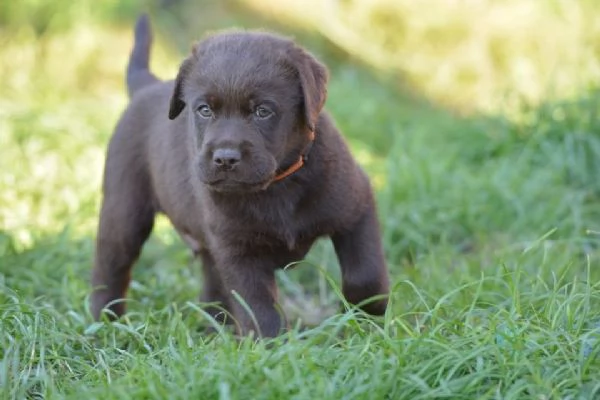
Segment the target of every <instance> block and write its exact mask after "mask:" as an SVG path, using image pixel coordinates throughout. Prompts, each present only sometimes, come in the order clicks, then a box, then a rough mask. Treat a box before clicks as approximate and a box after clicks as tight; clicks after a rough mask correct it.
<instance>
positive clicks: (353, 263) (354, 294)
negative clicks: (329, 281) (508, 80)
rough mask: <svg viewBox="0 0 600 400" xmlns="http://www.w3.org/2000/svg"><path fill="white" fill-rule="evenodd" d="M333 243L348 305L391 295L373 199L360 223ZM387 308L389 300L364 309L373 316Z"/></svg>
mask: <svg viewBox="0 0 600 400" xmlns="http://www.w3.org/2000/svg"><path fill="white" fill-rule="evenodd" d="M331 239H332V241H333V245H334V248H335V251H336V253H337V257H338V260H339V262H340V266H341V269H342V291H343V293H344V297H346V300H348V302H349V303H351V304H358V303H361V302H362V301H364V300H367V299H369V298H371V297H373V296H376V295H382V294H383V295H387V294H388V292H389V278H388V273H387V269H386V266H385V260H384V257H383V248H382V245H381V236H380V234H379V223H378V222H377V215H376V211H375V205H374V201H373V200H372V198H371V199H370V204H369V206H368V207H367V209H366V210H365V212H364V214H363V215H362V216H361V217H360V218H359V220H358V222H357V223H356V224H355V225H354V226H353V227H351V229H349V230H347V231H343V232H338V233H336V234H334V235H333V236H332V237H331ZM386 307H387V298H385V299H379V300H375V301H372V302H369V303H367V304H365V305H364V306H362V308H363V310H364V311H366V312H368V313H369V314H373V315H382V314H384V313H385V309H386Z"/></svg>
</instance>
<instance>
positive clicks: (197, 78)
mask: <svg viewBox="0 0 600 400" xmlns="http://www.w3.org/2000/svg"><path fill="white" fill-rule="evenodd" d="M149 49H150V30H149V24H148V21H147V19H146V17H142V18H140V20H139V21H138V24H137V27H136V44H135V46H134V50H133V52H132V55H131V59H130V64H129V68H128V87H129V91H130V95H131V96H132V98H131V102H130V104H129V106H128V108H127V110H126V111H125V113H124V114H123V116H122V117H121V119H120V121H119V123H118V125H117V127H116V130H115V133H114V135H113V137H112V140H111V142H110V145H109V148H108V154H107V160H106V167H105V174H104V184H103V193H104V197H103V202H102V209H101V213H100V222H99V228H98V237H97V249H96V258H95V265H94V269H93V276H92V284H93V286H94V288H95V289H94V292H93V294H92V299H91V308H92V313H93V315H94V317H96V318H99V316H100V314H101V311H102V309H103V308H105V307H107V308H109V309H110V310H111V311H112V312H113V313H114V314H116V315H117V316H119V315H121V314H123V313H124V311H125V306H124V304H123V302H118V301H116V300H119V299H122V298H124V296H125V295H126V290H127V287H128V284H129V279H130V278H129V276H130V271H131V268H132V266H133V264H134V262H135V260H136V259H137V257H138V255H139V253H140V250H141V248H142V245H143V244H144V242H145V241H146V239H147V238H148V236H149V235H150V232H151V231H152V226H153V221H154V217H155V215H156V213H158V212H162V213H164V214H166V215H167V217H168V218H169V219H170V220H171V222H172V224H173V225H174V227H175V228H176V229H177V231H178V232H179V233H180V234H181V235H182V237H183V238H184V239H185V240H186V242H187V243H188V245H190V247H191V248H192V249H193V250H194V252H195V254H197V255H198V256H199V257H200V259H201V261H202V267H203V272H204V290H203V295H202V300H203V301H207V302H219V303H221V305H222V306H223V307H224V308H225V309H226V310H228V311H229V312H231V314H232V315H233V316H234V317H235V320H236V321H237V323H238V325H237V326H238V331H239V333H241V334H247V333H249V332H250V331H255V332H257V333H258V334H259V335H262V336H274V335H277V334H278V333H279V332H280V331H281V329H282V328H283V325H284V324H283V322H282V318H281V316H280V315H279V313H278V312H277V307H276V294H277V288H276V286H275V277H274V272H275V270H276V269H278V268H281V267H283V266H285V265H287V264H289V263H291V262H294V261H298V260H301V259H302V258H303V257H304V256H305V255H306V253H307V252H308V250H309V249H310V247H311V246H312V244H313V243H314V241H315V240H316V239H317V238H319V237H321V236H330V237H331V239H332V240H333V244H334V247H335V250H336V253H337V255H338V259H339V262H340V265H341V269H342V288H343V293H344V295H345V297H346V298H347V300H348V301H349V302H351V303H354V304H357V303H360V302H363V301H365V300H366V299H368V298H370V297H372V296H375V295H386V294H387V293H388V276H387V270H386V267H385V262H384V258H383V251H382V246H381V240H380V235H379V226H378V222H377V216H376V209H375V203H374V199H373V194H372V190H371V187H370V184H369V181H368V178H367V176H366V174H365V173H364V172H363V171H362V170H361V169H360V167H359V166H358V165H357V164H356V162H355V161H354V159H353V158H352V156H351V155H350V152H349V150H348V148H347V146H346V144H345V142H344V140H343V139H342V137H341V135H340V134H339V132H338V131H337V129H336V128H335V126H334V124H333V122H332V120H331V118H330V117H329V116H328V115H327V114H326V113H325V112H324V111H322V107H323V104H324V103H325V98H326V81H327V71H326V69H325V67H323V66H322V65H321V64H320V63H319V62H317V61H316V60H315V59H314V58H313V57H312V56H311V55H310V54H308V53H307V52H306V51H304V50H303V49H301V48H300V47H298V46H296V45H295V44H294V43H293V42H291V41H290V40H288V39H284V38H280V37H277V36H274V35H271V34H267V33H257V32H229V33H221V34H217V35H214V36H211V37H208V38H207V39H205V40H204V41H202V42H201V43H199V44H198V45H196V46H195V47H194V48H193V51H192V54H191V55H190V56H189V57H188V58H187V59H186V60H185V61H184V62H183V64H182V66H181V68H180V71H179V73H178V75H177V78H176V80H175V81H174V82H161V81H159V80H158V79H156V78H155V77H154V75H152V74H151V72H150V71H149V69H148V52H149ZM260 107H263V109H262V110H258V108H260ZM265 110H266V111H265ZM265 115H267V116H266V117H265ZM313 130H314V132H315V140H314V142H312V147H311V141H310V139H309V138H310V135H309V134H310V131H313ZM306 153H308V154H306ZM301 155H307V156H308V159H307V160H306V163H305V165H304V166H303V167H302V168H301V169H299V170H298V171H296V172H294V173H293V174H291V175H290V176H288V177H286V178H285V179H283V180H281V181H276V182H273V177H275V176H276V175H277V174H279V173H281V172H282V171H285V170H286V168H288V167H289V166H290V165H292V164H293V163H295V162H296V161H297V160H298V157H300V156H301ZM232 291H236V292H237V294H239V295H240V296H241V297H242V298H243V299H244V301H245V302H246V303H247V305H248V306H249V307H250V308H251V310H252V312H253V314H254V317H255V319H256V322H257V325H256V324H255V323H254V321H253V319H252V317H251V316H250V315H249V314H248V313H247V312H246V311H245V309H244V308H243V306H242V305H241V304H240V303H239V302H238V301H236V300H235V298H234V297H233V296H232ZM386 305H387V300H386V299H385V298H384V299H378V300H375V301H372V302H370V303H367V304H365V305H364V306H363V308H364V310H365V311H367V312H369V313H372V314H383V313H384V312H385V309H386ZM211 312H213V313H216V311H215V310H211Z"/></svg>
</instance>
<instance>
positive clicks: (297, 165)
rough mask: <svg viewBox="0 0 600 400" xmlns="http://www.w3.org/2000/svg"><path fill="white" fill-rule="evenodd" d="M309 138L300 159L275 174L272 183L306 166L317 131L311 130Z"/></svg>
mask: <svg viewBox="0 0 600 400" xmlns="http://www.w3.org/2000/svg"><path fill="white" fill-rule="evenodd" d="M308 139H309V142H308V145H306V148H305V151H303V152H302V154H301V155H300V157H298V161H296V162H295V163H293V164H292V165H290V166H289V167H288V168H287V169H286V170H284V171H282V172H280V173H279V174H277V175H275V177H274V178H273V179H272V180H271V183H273V182H277V181H280V180H282V179H285V178H287V177H288V176H290V175H291V174H293V173H294V172H296V171H298V170H299V169H300V168H302V167H303V166H304V163H305V162H306V160H307V159H308V152H309V151H310V148H311V147H312V144H313V142H314V141H315V133H314V132H313V131H310V133H309V136H308Z"/></svg>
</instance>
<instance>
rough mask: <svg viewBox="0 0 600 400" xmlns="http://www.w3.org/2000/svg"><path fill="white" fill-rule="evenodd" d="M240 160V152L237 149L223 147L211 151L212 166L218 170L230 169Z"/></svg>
mask: <svg viewBox="0 0 600 400" xmlns="http://www.w3.org/2000/svg"><path fill="white" fill-rule="evenodd" d="M241 160H242V153H241V152H240V151H239V150H237V149H231V148H223V149H217V150H215V151H214V152H213V155H212V163H213V167H214V168H215V169H217V170H219V171H231V170H233V169H235V167H236V166H237V165H238V164H239V163H240V161H241Z"/></svg>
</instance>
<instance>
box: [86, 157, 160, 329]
mask: <svg viewBox="0 0 600 400" xmlns="http://www.w3.org/2000/svg"><path fill="white" fill-rule="evenodd" d="M110 161H111V160H110V154H109V161H107V168H106V172H105V183H104V199H103V202H102V209H101V212H100V222H99V227H98V236H97V238H96V254H95V261H94V268H93V271H92V285H93V292H92V296H91V312H92V315H93V317H94V318H95V319H99V318H100V314H101V312H102V309H104V308H105V307H106V308H108V309H109V310H110V311H111V312H112V313H114V314H115V315H116V316H117V317H118V316H121V315H122V314H123V313H124V312H125V304H124V302H123V301H118V300H120V299H123V298H124V297H125V294H126V292H127V288H128V286H129V281H130V272H131V268H132V267H133V263H134V262H135V261H136V260H137V258H138V256H139V254H140V251H141V249H142V245H143V244H144V242H145V241H146V239H147V238H148V236H149V235H150V232H151V231H152V227H153V225H154V216H155V210H154V207H153V204H152V202H151V201H150V198H151V197H150V193H149V191H148V190H147V188H148V185H147V184H145V183H146V182H147V180H145V179H142V176H141V175H142V174H140V173H139V171H138V173H137V174H136V173H135V172H136V171H135V169H130V168H127V167H128V165H127V163H121V164H119V163H116V164H117V165H116V166H115V165H112V166H111V165H110V164H109V163H110ZM120 166H122V167H123V168H119V167H120Z"/></svg>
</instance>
